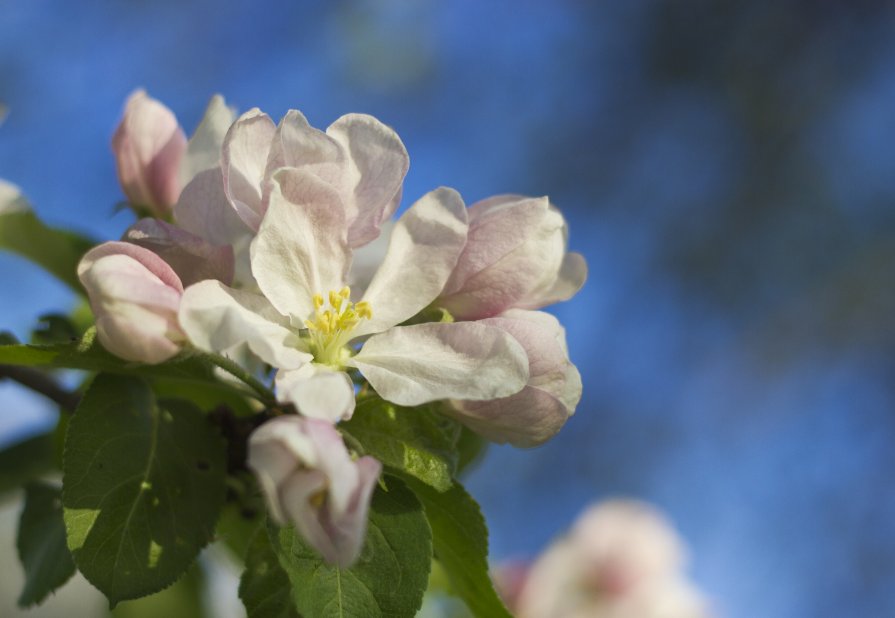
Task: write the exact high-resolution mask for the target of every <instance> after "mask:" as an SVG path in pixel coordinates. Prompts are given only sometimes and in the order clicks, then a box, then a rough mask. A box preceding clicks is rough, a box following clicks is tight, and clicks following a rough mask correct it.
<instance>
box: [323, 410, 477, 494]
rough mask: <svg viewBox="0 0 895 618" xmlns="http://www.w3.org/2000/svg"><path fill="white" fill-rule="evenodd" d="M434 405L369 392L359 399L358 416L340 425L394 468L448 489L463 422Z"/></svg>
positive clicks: (379, 458)
mask: <svg viewBox="0 0 895 618" xmlns="http://www.w3.org/2000/svg"><path fill="white" fill-rule="evenodd" d="M433 407H434V406H420V407H418V408H402V407H400V406H396V405H394V404H392V403H389V402H387V401H383V400H382V399H380V398H379V397H377V396H366V397H362V398H360V399H359V400H358V402H357V408H356V409H355V411H354V416H352V417H351V420H350V421H347V422H345V423H342V424H340V425H339V429H341V430H342V431H344V432H347V433H348V434H349V435H350V436H351V437H353V438H354V439H355V440H357V441H358V442H360V444H361V445H362V446H363V449H364V452H365V453H366V454H368V455H372V456H373V457H375V458H376V459H378V460H379V461H381V462H382V464H383V465H385V466H388V467H389V468H392V469H393V471H395V472H398V473H400V474H402V475H407V476H410V477H413V478H417V479H419V480H421V481H423V482H424V483H426V484H428V485H431V486H432V487H435V488H436V489H437V490H439V491H447V490H448V489H449V488H450V486H451V476H452V474H453V472H454V467H455V465H456V457H457V456H456V449H455V446H454V445H455V442H456V440H457V437H458V435H459V431H460V426H459V424H457V423H456V422H455V421H453V420H451V419H449V418H447V417H445V416H442V415H441V414H438V413H437V412H436V411H435V410H434V409H433Z"/></svg>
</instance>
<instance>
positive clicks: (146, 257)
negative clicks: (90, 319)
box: [78, 241, 183, 292]
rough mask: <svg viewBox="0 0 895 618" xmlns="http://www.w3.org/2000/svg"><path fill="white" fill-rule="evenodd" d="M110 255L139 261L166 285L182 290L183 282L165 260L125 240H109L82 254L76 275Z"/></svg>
mask: <svg viewBox="0 0 895 618" xmlns="http://www.w3.org/2000/svg"><path fill="white" fill-rule="evenodd" d="M110 255H126V256H128V257H130V258H132V259H134V260H135V261H137V262H139V263H140V264H141V265H142V266H143V267H144V268H146V269H147V270H148V271H149V272H151V273H152V274H153V275H155V276H156V277H158V278H159V279H160V280H161V282H162V283H164V284H165V285H166V286H168V287H171V288H174V289H175V290H177V291H178V292H183V284H182V283H181V281H180V278H179V277H178V276H177V273H175V272H174V270H173V269H172V268H171V267H170V266H169V265H168V263H167V262H165V260H163V259H162V258H160V257H159V256H157V255H156V254H155V253H153V252H152V251H150V250H149V249H144V248H143V247H138V246H136V245H132V244H131V243H127V242H120V241H110V242H104V243H103V244H101V245H99V246H96V247H94V248H93V249H91V250H90V251H88V252H87V253H85V254H84V257H83V258H81V261H80V263H78V276H79V277H80V276H81V275H82V274H84V272H86V271H87V270H89V269H90V268H91V267H93V265H94V263H96V262H97V261H98V260H99V259H101V258H104V257H106V256H110Z"/></svg>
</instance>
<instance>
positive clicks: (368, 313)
mask: <svg viewBox="0 0 895 618" xmlns="http://www.w3.org/2000/svg"><path fill="white" fill-rule="evenodd" d="M354 308H355V309H356V310H357V315H358V317H360V318H366V319H368V320H369V319H372V317H373V308H372V307H371V306H370V303H368V302H367V301H365V300H362V301H360V302H359V303H357V304H356V305H355V306H354Z"/></svg>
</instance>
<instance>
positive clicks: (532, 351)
mask: <svg viewBox="0 0 895 618" xmlns="http://www.w3.org/2000/svg"><path fill="white" fill-rule="evenodd" d="M478 323H479V324H486V325H488V326H493V327H496V328H499V329H501V330H502V331H505V332H507V333H509V334H510V335H512V336H513V338H514V339H516V341H518V342H519V343H520V344H521V345H522V347H523V348H524V349H525V353H526V354H527V356H528V364H529V378H528V384H526V386H525V388H523V389H522V390H521V391H519V392H518V393H515V394H513V395H510V396H509V397H503V398H501V399H492V400H488V401H453V402H451V405H449V406H445V408H443V409H444V411H445V412H446V413H447V414H449V415H450V416H453V417H454V418H456V419H457V420H459V421H461V422H462V423H464V424H465V425H467V426H468V427H469V428H470V429H472V430H473V431H475V432H476V433H479V434H481V435H483V436H484V437H486V438H488V439H489V440H492V441H494V442H501V443H503V442H509V443H510V444H512V445H513V446H518V447H531V446H537V445H539V444H542V443H544V442H546V441H547V440H548V439H550V438H552V437H553V436H554V435H555V434H556V432H558V431H559V430H560V428H561V427H562V426H563V425H564V424H565V422H566V421H567V420H568V418H569V417H570V416H571V415H572V414H573V413H574V412H575V407H576V406H577V405H578V402H579V401H580V400H581V375H580V374H579V373H578V370H577V369H576V368H575V365H573V364H572V363H571V362H570V361H569V354H568V348H567V347H566V336H565V329H563V327H562V326H561V325H560V323H559V321H558V320H557V319H556V318H555V317H553V316H552V315H550V314H548V313H544V312H542V311H528V310H524V309H511V310H509V311H507V312H506V313H503V314H501V315H499V316H497V317H494V318H487V319H484V320H479V322H478Z"/></svg>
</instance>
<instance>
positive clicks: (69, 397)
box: [0, 365, 81, 412]
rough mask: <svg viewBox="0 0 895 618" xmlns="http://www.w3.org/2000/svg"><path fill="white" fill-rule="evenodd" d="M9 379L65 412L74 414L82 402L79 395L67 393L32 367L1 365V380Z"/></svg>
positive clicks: (51, 379)
mask: <svg viewBox="0 0 895 618" xmlns="http://www.w3.org/2000/svg"><path fill="white" fill-rule="evenodd" d="M4 379H9V380H13V381H14V382H18V383H19V384H21V385H22V386H26V387H28V388H30V389H31V390H33V391H35V392H37V393H40V394H41V395H43V396H44V397H46V398H47V399H50V400H51V401H54V402H56V403H57V404H59V406H60V407H61V408H62V409H63V410H67V411H69V412H74V411H75V408H77V407H78V402H80V401H81V396H80V395H78V394H77V393H73V392H71V391H67V390H65V389H64V388H62V387H61V386H59V384H58V383H57V382H56V380H54V379H53V378H51V377H50V376H48V375H47V374H45V373H42V372H40V371H37V370H36V369H31V368H30V367H19V366H16V365H0V380H4Z"/></svg>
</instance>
